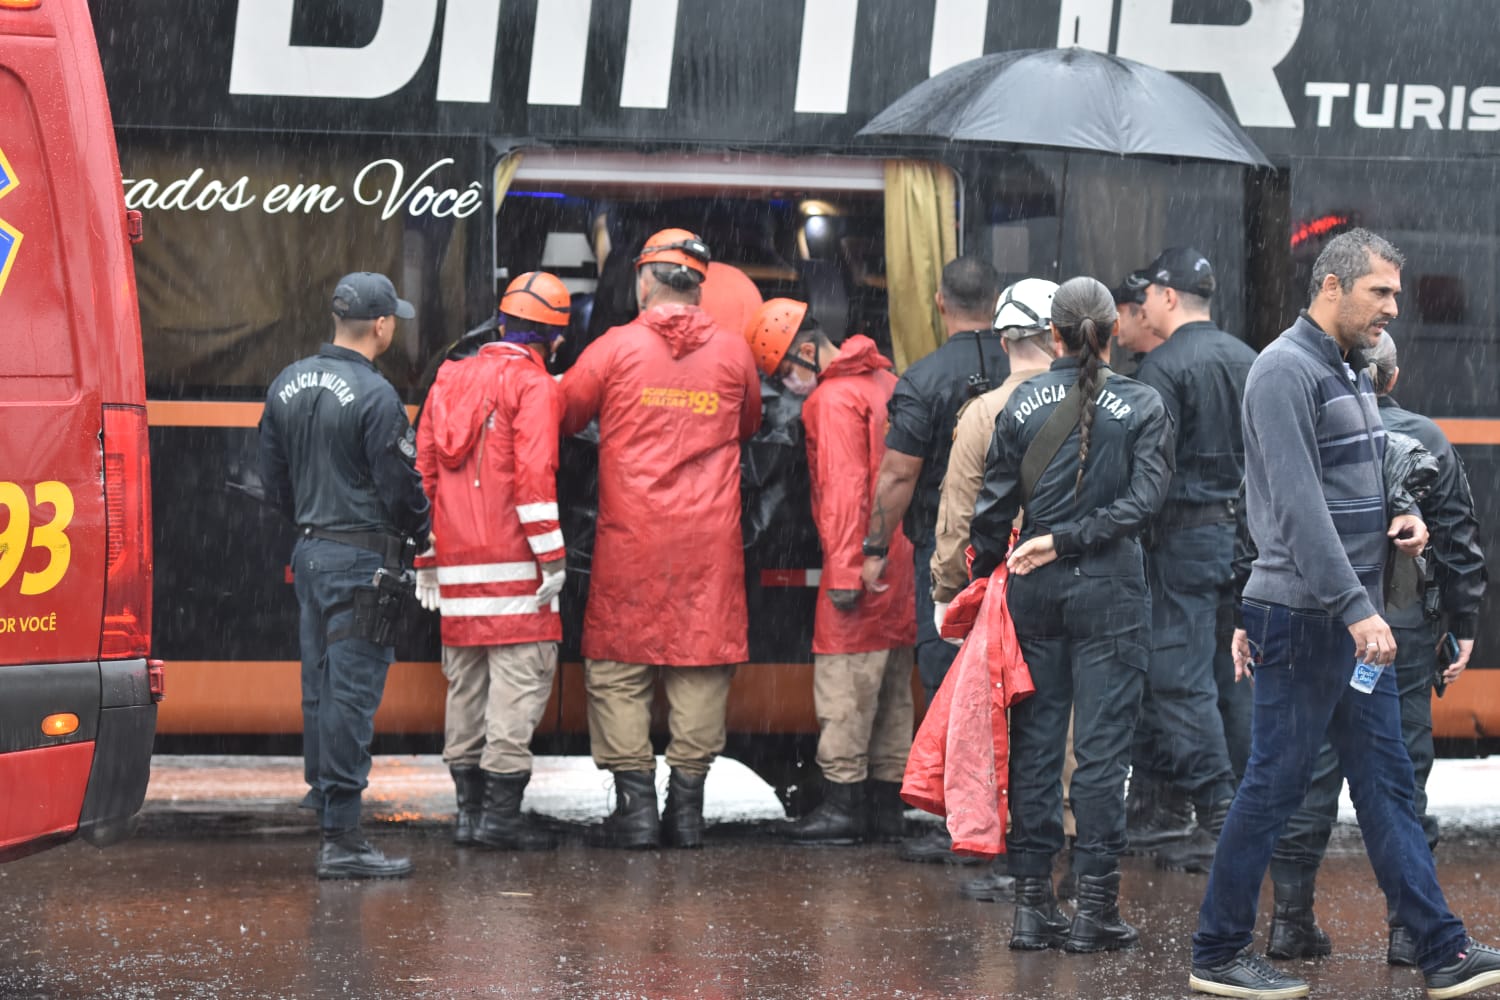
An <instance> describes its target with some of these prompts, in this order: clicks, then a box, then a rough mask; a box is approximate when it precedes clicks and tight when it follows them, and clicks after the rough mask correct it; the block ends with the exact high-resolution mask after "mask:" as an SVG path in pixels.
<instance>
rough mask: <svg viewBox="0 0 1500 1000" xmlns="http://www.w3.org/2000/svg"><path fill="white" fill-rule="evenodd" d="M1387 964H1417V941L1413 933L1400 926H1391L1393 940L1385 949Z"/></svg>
mask: <svg viewBox="0 0 1500 1000" xmlns="http://www.w3.org/2000/svg"><path fill="white" fill-rule="evenodd" d="M1385 964H1387V965H1404V966H1413V965H1416V964H1417V939H1416V938H1414V937H1412V936H1411V931H1409V930H1407V929H1406V928H1405V927H1402V926H1401V925H1400V924H1391V940H1390V944H1389V945H1387V946H1386V949H1385Z"/></svg>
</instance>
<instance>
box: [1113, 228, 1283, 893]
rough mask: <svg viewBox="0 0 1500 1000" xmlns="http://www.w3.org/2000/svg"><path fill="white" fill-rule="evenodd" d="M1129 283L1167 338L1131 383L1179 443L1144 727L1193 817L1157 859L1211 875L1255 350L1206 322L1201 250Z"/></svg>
mask: <svg viewBox="0 0 1500 1000" xmlns="http://www.w3.org/2000/svg"><path fill="white" fill-rule="evenodd" d="M1126 284H1127V286H1129V287H1131V288H1136V289H1139V290H1140V291H1141V294H1142V299H1141V311H1142V314H1143V316H1144V318H1145V321H1146V323H1147V325H1148V326H1150V328H1151V330H1152V331H1153V332H1154V333H1155V334H1156V335H1157V336H1158V337H1160V338H1162V341H1163V342H1162V343H1161V344H1160V346H1158V347H1156V348H1155V349H1153V350H1152V351H1151V352H1150V353H1149V354H1147V355H1146V356H1145V357H1144V358H1143V359H1142V361H1141V364H1140V367H1139V368H1138V369H1136V372H1135V377H1136V379H1138V380H1139V381H1141V382H1144V383H1146V384H1147V385H1149V386H1151V387H1152V388H1154V389H1156V391H1157V392H1158V393H1160V394H1161V398H1162V402H1163V403H1164V404H1165V405H1166V407H1167V413H1168V414H1169V415H1170V416H1171V418H1172V424H1173V428H1174V432H1175V437H1176V442H1177V444H1176V448H1177V452H1176V461H1175V469H1174V472H1173V474H1172V484H1171V486H1170V487H1169V488H1168V490H1167V498H1166V500H1165V502H1163V504H1162V509H1161V512H1160V513H1159V514H1158V515H1157V517H1156V519H1155V521H1154V522H1153V524H1152V527H1151V531H1150V533H1149V536H1148V539H1147V542H1148V544H1147V547H1146V578H1147V581H1148V583H1149V584H1150V587H1151V666H1150V670H1149V671H1148V675H1147V677H1148V681H1147V694H1146V699H1145V704H1144V707H1143V709H1142V713H1141V721H1142V729H1143V730H1146V731H1149V732H1150V735H1151V746H1152V747H1153V748H1154V749H1155V751H1156V754H1157V756H1158V757H1159V758H1163V759H1164V763H1165V764H1166V771H1167V776H1168V777H1169V779H1170V780H1171V781H1172V783H1173V784H1175V785H1176V786H1177V787H1178V788H1179V789H1181V790H1182V791H1183V792H1185V793H1187V794H1188V796H1189V797H1190V798H1191V799H1192V801H1193V805H1194V807H1195V808H1196V810H1197V814H1198V827H1197V829H1196V830H1194V831H1193V833H1192V836H1191V837H1189V838H1188V839H1187V840H1185V841H1182V842H1179V843H1168V844H1166V845H1164V846H1163V847H1162V848H1161V849H1160V851H1158V853H1157V856H1156V860H1157V864H1158V865H1159V866H1160V867H1163V868H1167V869H1169V870H1173V871H1192V872H1207V871H1208V868H1209V865H1211V864H1212V863H1213V854H1214V846H1215V845H1216V844H1217V842H1218V835H1219V829H1220V827H1222V826H1223V825H1224V816H1225V814H1226V813H1228V811H1229V801H1230V799H1232V798H1233V797H1234V788H1235V779H1234V768H1233V765H1232V764H1231V761H1230V754H1229V748H1228V744H1227V742H1226V739H1225V727H1224V721H1223V716H1221V715H1220V713H1219V699H1220V691H1219V686H1218V684H1217V683H1216V680H1215V676H1214V653H1215V649H1216V646H1217V643H1218V639H1219V631H1218V629H1217V623H1218V609H1219V605H1220V603H1221V599H1222V597H1223V596H1224V595H1225V594H1227V593H1228V592H1229V591H1230V590H1231V589H1232V586H1233V570H1232V567H1231V563H1232V561H1233V557H1234V536H1235V518H1236V510H1237V500H1238V497H1239V491H1240V483H1241V481H1242V480H1243V479H1244V478H1245V444H1244V437H1243V435H1242V433H1241V430H1240V427H1241V420H1240V403H1241V400H1243V398H1244V395H1245V379H1246V378H1247V377H1248V376H1249V374H1250V366H1251V365H1252V364H1254V363H1255V352H1254V351H1253V350H1251V349H1250V347H1249V345H1247V344H1245V343H1244V342H1243V341H1241V340H1238V339H1236V338H1234V337H1231V336H1230V335H1229V334H1227V333H1225V332H1224V331H1223V330H1220V329H1219V328H1218V327H1217V326H1215V325H1214V323H1213V321H1212V319H1211V318H1210V315H1209V311H1210V305H1211V302H1212V299H1213V294H1214V291H1215V289H1216V287H1217V281H1216V279H1215V276H1214V269H1213V266H1212V265H1211V264H1210V263H1209V261H1208V258H1207V257H1205V256H1203V254H1201V253H1199V252H1198V251H1197V250H1194V249H1192V248H1191V247H1174V248H1170V249H1167V250H1163V251H1162V252H1161V254H1159V255H1158V256H1157V258H1156V260H1154V261H1152V262H1151V264H1150V265H1149V266H1147V267H1145V268H1143V269H1141V270H1139V271H1136V272H1134V273H1133V274H1131V275H1130V277H1129V278H1127V279H1126ZM1229 685H1230V687H1231V689H1232V688H1233V686H1234V685H1233V680H1232V677H1231V678H1230V679H1229ZM1230 694H1231V698H1232V697H1233V695H1234V694H1240V695H1241V697H1240V698H1239V699H1238V700H1237V701H1235V700H1232V701H1231V707H1232V709H1233V710H1234V711H1238V712H1239V713H1240V714H1241V716H1242V717H1244V718H1242V720H1241V722H1242V724H1241V725H1239V726H1238V727H1236V729H1235V731H1237V732H1242V733H1244V734H1245V735H1246V736H1248V729H1249V727H1248V724H1247V722H1245V719H1247V718H1248V713H1249V709H1250V704H1249V703H1248V701H1247V700H1245V698H1244V697H1243V694H1244V689H1243V688H1242V689H1241V691H1240V692H1234V691H1231V692H1230ZM1140 736H1141V734H1138V735H1137V750H1138V751H1139V749H1140V743H1141V739H1140ZM1245 751H1246V754H1247V755H1248V747H1246V748H1245Z"/></svg>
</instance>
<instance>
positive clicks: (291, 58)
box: [229, 0, 1304, 128]
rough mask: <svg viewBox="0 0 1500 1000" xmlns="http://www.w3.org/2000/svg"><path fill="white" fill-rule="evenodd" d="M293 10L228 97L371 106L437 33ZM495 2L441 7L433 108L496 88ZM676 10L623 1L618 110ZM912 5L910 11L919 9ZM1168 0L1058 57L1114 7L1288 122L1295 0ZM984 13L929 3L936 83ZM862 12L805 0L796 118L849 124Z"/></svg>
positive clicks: (252, 30)
mask: <svg viewBox="0 0 1500 1000" xmlns="http://www.w3.org/2000/svg"><path fill="white" fill-rule="evenodd" d="M297 2H298V0H256V2H255V3H248V2H242V3H241V4H240V5H239V10H238V13H237V16H236V18H235V29H234V51H233V54H232V56H231V58H230V64H229V92H230V93H231V94H253V95H263V96H270V97H307V98H328V97H332V98H347V99H353V100H375V99H377V98H381V97H385V96H387V95H389V94H393V93H395V92H396V91H398V90H400V89H401V88H403V87H405V86H407V85H408V84H410V83H411V81H412V80H413V79H414V78H415V77H416V76H417V73H418V71H419V70H420V69H421V68H422V62H423V60H425V59H426V57H427V53H428V51H429V49H430V48H431V42H432V36H433V32H434V31H435V29H436V27H437V13H438V4H437V0H401V2H399V3H398V2H395V0H392V2H389V3H385V4H382V5H381V8H380V19H379V22H378V24H377V26H376V30H375V35H374V37H373V38H371V39H370V40H369V41H368V42H367V43H366V44H364V45H362V46H347V45H294V44H292V41H291V38H292V25H293V22H294V20H295V15H296V8H297ZM500 6H501V0H448V4H447V7H446V13H445V14H444V23H443V33H442V41H441V44H440V45H439V46H438V67H437V69H438V72H437V91H436V95H435V96H436V99H437V100H438V101H441V102H461V103H468V104H487V103H489V102H490V100H491V95H492V92H493V88H494V77H495V63H496V58H497V54H498V50H499V41H500V37H499V22H500ZM678 6H679V2H678V0H631V4H630V19H629V26H628V28H627V32H626V37H625V52H624V67H623V72H622V78H621V88H620V106H621V107H625V108H665V107H667V106H668V95H669V92H670V88H671V82H672V61H673V57H674V54H675V36H676V33H675V32H673V31H663V30H662V25H663V24H674V23H676V21H677V19H678V18H677V14H678ZM916 6H920V5H916ZM1172 6H1173V3H1172V0H1132V2H1131V3H1128V4H1125V5H1118V4H1117V3H1116V2H1115V0H1062V5H1061V8H1060V10H1059V13H1058V29H1057V37H1058V44H1059V45H1074V44H1078V45H1082V46H1084V47H1087V48H1093V49H1099V50H1101V51H1107V50H1108V48H1109V36H1110V33H1111V29H1112V28H1113V27H1114V26H1115V24H1114V21H1115V9H1116V7H1119V8H1120V10H1119V25H1118V27H1119V31H1118V41H1117V44H1116V51H1117V52H1118V53H1119V54H1120V55H1122V56H1126V57H1128V58H1131V59H1138V60H1140V61H1141V62H1146V63H1150V64H1151V65H1153V66H1158V67H1160V68H1161V69H1164V70H1168V71H1171V72H1178V73H1211V74H1216V75H1218V76H1219V77H1220V79H1222V80H1223V82H1224V90H1225V92H1226V93H1227V94H1228V96H1229V102H1230V104H1231V105H1233V107H1234V110H1235V113H1236V114H1237V115H1238V117H1239V120H1240V124H1242V125H1246V126H1250V127H1261V128H1291V127H1293V126H1294V125H1295V124H1296V123H1295V122H1294V120H1293V118H1292V113H1291V110H1290V108H1288V106H1287V101H1286V96H1285V94H1284V93H1283V92H1282V90H1281V86H1280V84H1279V83H1278V82H1277V80H1276V75H1275V68H1276V66H1277V65H1278V64H1279V63H1280V62H1281V61H1282V60H1283V59H1285V58H1286V56H1287V54H1288V53H1289V52H1290V51H1291V50H1292V46H1293V45H1295V44H1296V41H1297V37H1298V35H1299V34H1300V33H1301V31H1302V20H1303V14H1304V10H1303V8H1304V0H1278V2H1274V3H1273V2H1269V0H1249V2H1248V4H1247V6H1248V7H1249V8H1250V16H1249V18H1248V19H1247V20H1245V22H1244V23H1242V24H1179V23H1177V22H1174V21H1173V20H1172ZM988 8H989V4H988V3H986V2H985V0H934V2H933V5H932V8H931V9H932V12H933V13H932V25H931V26H932V33H931V34H932V40H931V48H930V51H929V55H928V71H929V72H930V73H933V74H936V73H940V72H942V71H943V70H945V69H947V68H949V67H950V66H953V65H956V64H957V63H959V62H962V61H963V60H965V59H968V58H972V57H974V56H977V55H980V54H982V52H983V47H984V36H985V27H986V23H987V21H988V14H989V10H988ZM592 13H593V3H592V0H549V2H548V3H546V4H538V6H537V16H536V20H535V23H534V25H533V27H532V45H531V51H532V52H533V53H535V54H536V55H535V57H534V58H533V59H532V62H531V66H530V79H529V82H528V85H527V96H526V99H527V103H529V104H532V105H548V106H560V107H578V106H579V105H580V104H582V102H583V78H584V71H585V68H586V65H587V62H588V34H589V31H588V29H589V22H590V18H591V15H592ZM858 18H859V0H806V2H805V5H804V8H803V15H802V37H801V45H800V50H799V52H798V56H797V67H798V70H797V85H796V96H795V98H794V110H795V111H796V112H798V113H803V114H846V113H847V112H848V110H849V87H850V81H851V79H852V75H853V66H854V55H855V52H854V48H855V24H856V22H857V20H858Z"/></svg>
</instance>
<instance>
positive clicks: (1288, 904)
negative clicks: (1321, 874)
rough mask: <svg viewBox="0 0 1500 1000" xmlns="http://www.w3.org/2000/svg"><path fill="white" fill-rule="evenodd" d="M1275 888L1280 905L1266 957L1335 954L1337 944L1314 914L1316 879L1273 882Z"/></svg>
mask: <svg viewBox="0 0 1500 1000" xmlns="http://www.w3.org/2000/svg"><path fill="white" fill-rule="evenodd" d="M1271 887H1272V890H1273V891H1274V893H1275V898H1276V908H1275V909H1274V910H1272V911H1271V933H1270V934H1269V935H1268V936H1267V939H1266V957H1267V958H1276V959H1289V958H1322V957H1324V956H1325V955H1331V954H1333V944H1332V943H1331V942H1330V941H1329V940H1328V935H1327V934H1324V933H1323V929H1322V928H1321V927H1319V926H1318V922H1317V919H1316V918H1315V917H1314V915H1313V890H1314V888H1315V885H1314V882H1313V880H1312V879H1306V880H1304V881H1301V882H1272V883H1271Z"/></svg>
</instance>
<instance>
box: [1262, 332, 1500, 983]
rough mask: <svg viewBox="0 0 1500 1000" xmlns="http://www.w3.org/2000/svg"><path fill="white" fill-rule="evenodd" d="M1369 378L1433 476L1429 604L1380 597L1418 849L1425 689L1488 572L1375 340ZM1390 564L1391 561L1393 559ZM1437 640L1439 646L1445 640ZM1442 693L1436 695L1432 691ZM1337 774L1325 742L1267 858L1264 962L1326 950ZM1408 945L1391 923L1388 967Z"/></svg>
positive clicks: (1392, 346) (1442, 454) (1460, 650)
mask: <svg viewBox="0 0 1500 1000" xmlns="http://www.w3.org/2000/svg"><path fill="white" fill-rule="evenodd" d="M1365 360H1366V361H1367V362H1369V370H1370V381H1371V383H1372V384H1373V385H1374V386H1375V392H1376V395H1377V396H1378V397H1379V400H1378V402H1379V404H1380V421H1381V423H1382V424H1384V425H1385V429H1386V430H1387V431H1389V432H1392V433H1396V434H1405V435H1407V436H1409V437H1414V438H1416V439H1417V440H1418V441H1420V442H1422V445H1423V446H1424V447H1425V448H1426V449H1427V450H1428V451H1430V452H1431V453H1432V454H1433V456H1434V457H1435V458H1436V459H1437V464H1438V477H1437V482H1436V483H1435V484H1434V485H1433V487H1432V491H1431V492H1430V493H1429V494H1428V495H1427V496H1426V497H1425V498H1424V499H1422V500H1421V501H1419V502H1418V506H1419V508H1420V509H1421V511H1422V520H1423V521H1425V522H1427V529H1428V532H1429V533H1430V536H1431V544H1430V546H1429V547H1428V549H1427V553H1426V558H1427V560H1428V562H1429V564H1430V566H1429V569H1430V575H1431V584H1430V587H1429V589H1428V596H1429V597H1430V598H1431V599H1429V600H1412V601H1410V602H1409V603H1406V604H1404V605H1403V606H1400V607H1397V606H1396V605H1395V603H1394V602H1393V601H1391V600H1387V602H1386V607H1385V616H1384V617H1385V619H1386V622H1387V623H1388V624H1389V625H1390V626H1391V632H1392V634H1393V635H1394V636H1395V638H1396V660H1395V663H1394V664H1393V666H1394V667H1395V669H1396V689H1397V691H1398V693H1399V695H1400V698H1401V738H1402V740H1403V742H1405V743H1406V751H1407V753H1408V754H1409V755H1410V756H1411V763H1412V770H1413V772H1414V773H1415V776H1416V789H1415V800H1414V803H1413V804H1414V805H1415V806H1416V811H1417V815H1418V816H1419V817H1421V819H1422V829H1423V831H1424V832H1425V833H1426V834H1427V846H1428V847H1429V848H1434V847H1436V846H1437V842H1438V825H1437V820H1435V819H1434V818H1433V817H1432V816H1430V815H1428V814H1427V776H1428V775H1429V774H1431V773H1432V758H1433V746H1432V692H1433V687H1434V683H1435V682H1437V679H1438V678H1439V677H1440V676H1441V678H1442V684H1444V685H1446V684H1448V683H1449V682H1451V681H1456V680H1457V679H1458V677H1459V675H1460V674H1461V673H1462V672H1463V670H1464V668H1465V667H1466V666H1467V665H1468V662H1469V655H1470V654H1471V653H1472V652H1473V650H1474V637H1475V635H1476V634H1478V631H1479V606H1480V603H1481V602H1482V601H1483V600H1484V591H1485V585H1486V583H1487V582H1488V573H1487V571H1486V569H1485V563H1484V547H1483V544H1482V541H1481V539H1480V537H1479V519H1478V518H1477V517H1475V515H1474V495H1473V493H1472V492H1471V491H1470V490H1469V477H1468V475H1467V474H1466V473H1465V472H1464V464H1463V462H1462V461H1461V460H1460V459H1459V457H1458V453H1457V452H1455V451H1454V450H1453V446H1452V445H1451V444H1449V442H1448V439H1447V438H1446V437H1444V436H1443V432H1442V430H1441V429H1440V428H1439V427H1438V425H1437V424H1435V423H1433V422H1432V421H1431V420H1429V419H1428V418H1426V417H1424V416H1422V415H1421V414H1420V413H1413V412H1411V411H1410V410H1406V409H1402V408H1401V406H1400V405H1398V404H1397V402H1396V400H1395V398H1394V397H1392V396H1391V395H1390V393H1391V391H1392V390H1393V389H1395V387H1396V379H1397V377H1398V376H1399V375H1400V374H1401V368H1400V367H1399V366H1398V365H1397V363H1396V361H1397V355H1396V342H1395V341H1394V340H1392V339H1391V335H1390V334H1389V333H1382V334H1381V335H1380V340H1379V342H1378V343H1377V344H1376V345H1375V347H1373V348H1372V349H1370V350H1369V351H1366V352H1365ZM1393 558H1395V557H1393ZM1445 619H1446V622H1445V624H1446V627H1447V635H1451V636H1452V637H1453V641H1454V646H1455V647H1456V648H1455V649H1454V650H1453V651H1452V652H1456V655H1455V656H1453V657H1452V659H1451V660H1450V659H1448V658H1447V657H1445V658H1444V659H1443V660H1441V661H1440V660H1439V659H1438V653H1439V644H1438V624H1439V622H1443V621H1444V620H1445ZM1447 635H1445V637H1444V638H1445V641H1446V638H1447ZM1439 690H1440V691H1441V689H1439ZM1343 783H1344V772H1343V768H1342V767H1341V766H1340V764H1339V758H1338V754H1337V753H1336V752H1335V751H1334V749H1333V747H1332V746H1329V745H1327V744H1325V745H1324V746H1323V750H1322V752H1321V753H1319V755H1318V759H1317V762H1316V763H1315V764H1314V766H1313V775H1312V781H1311V783H1310V784H1309V785H1308V789H1307V797H1306V798H1305V799H1304V800H1303V802H1302V808H1301V809H1300V810H1298V811H1297V812H1296V813H1295V814H1294V815H1293V816H1292V818H1291V820H1290V821H1289V822H1288V823H1287V827H1286V832H1285V833H1283V834H1282V836H1281V839H1280V840H1279V841H1277V843H1276V853H1275V854H1274V855H1273V856H1272V858H1271V882H1272V885H1273V888H1274V891H1275V906H1276V908H1275V910H1274V911H1273V914H1272V917H1271V933H1270V940H1269V941H1268V943H1267V946H1266V954H1268V955H1269V956H1270V957H1271V958H1317V957H1320V956H1323V955H1328V954H1330V953H1331V952H1332V946H1331V944H1330V942H1329V940H1328V936H1327V935H1326V934H1324V933H1323V931H1322V930H1321V929H1319V928H1318V926H1317V924H1316V923H1315V921H1314V917H1313V896H1314V887H1315V883H1316V880H1317V875H1318V867H1319V866H1320V865H1321V864H1322V862H1323V854H1324V852H1325V851H1326V850H1327V848H1328V837H1329V835H1330V834H1331V833H1332V832H1333V822H1334V820H1335V819H1337V818H1338V811H1339V789H1340V788H1342V787H1343ZM1416 953H1417V943H1416V940H1415V939H1414V938H1413V936H1412V933H1411V931H1410V930H1408V929H1407V928H1405V927H1403V926H1401V925H1400V924H1398V923H1396V922H1395V915H1394V914H1392V915H1391V918H1390V938H1389V947H1388V949H1387V951H1386V961H1387V962H1389V963H1390V964H1391V965H1416V964H1417V954H1416Z"/></svg>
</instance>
